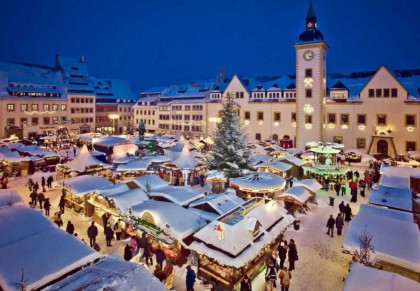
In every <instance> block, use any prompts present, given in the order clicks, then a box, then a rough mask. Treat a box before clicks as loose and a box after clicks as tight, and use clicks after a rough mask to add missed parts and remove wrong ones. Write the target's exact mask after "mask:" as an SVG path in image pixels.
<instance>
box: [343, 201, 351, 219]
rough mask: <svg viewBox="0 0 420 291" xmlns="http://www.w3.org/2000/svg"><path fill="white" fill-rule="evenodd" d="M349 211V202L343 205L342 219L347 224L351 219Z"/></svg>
mask: <svg viewBox="0 0 420 291" xmlns="http://www.w3.org/2000/svg"><path fill="white" fill-rule="evenodd" d="M351 212H352V211H351V208H350V204H348V203H347V205H346V207H344V221H345V222H347V224H349V222H350V221H351V215H352V213H351Z"/></svg>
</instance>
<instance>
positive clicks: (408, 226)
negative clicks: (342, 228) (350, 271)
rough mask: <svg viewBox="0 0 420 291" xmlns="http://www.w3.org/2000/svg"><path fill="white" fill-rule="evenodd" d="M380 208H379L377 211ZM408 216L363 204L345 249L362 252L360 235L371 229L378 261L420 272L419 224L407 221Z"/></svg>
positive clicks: (347, 237) (349, 231)
mask: <svg viewBox="0 0 420 291" xmlns="http://www.w3.org/2000/svg"><path fill="white" fill-rule="evenodd" d="M375 208H376V209H375ZM409 216H410V215H409V214H408V213H403V214H402V212H399V211H393V210H389V209H386V208H379V207H376V206H371V205H363V204H362V205H361V207H360V210H359V213H358V214H357V215H356V216H355V217H354V218H353V220H352V221H351V223H350V226H349V228H348V230H347V234H346V236H345V238H344V243H343V248H344V249H346V250H348V251H352V252H354V251H355V250H358V249H359V246H360V241H359V236H360V234H361V233H362V231H363V230H364V229H365V226H367V231H368V233H369V234H371V235H372V244H373V245H374V249H375V252H374V253H372V254H371V256H372V258H373V259H374V260H380V261H385V262H388V263H392V264H394V265H397V266H400V267H403V268H407V269H410V270H413V271H415V272H420V240H419V229H418V226H417V224H415V223H413V220H412V219H413V218H412V217H413V215H412V214H411V221H407V217H409Z"/></svg>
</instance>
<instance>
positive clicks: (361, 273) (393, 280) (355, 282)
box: [343, 263, 420, 291]
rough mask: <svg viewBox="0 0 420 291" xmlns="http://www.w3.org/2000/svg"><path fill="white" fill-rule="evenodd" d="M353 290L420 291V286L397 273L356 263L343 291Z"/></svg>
mask: <svg viewBox="0 0 420 291" xmlns="http://www.w3.org/2000/svg"><path fill="white" fill-rule="evenodd" d="M353 290H357V291H371V290H381V291H412V290H420V284H419V283H417V282H415V281H412V280H410V279H408V278H406V277H403V276H401V275H398V274H395V273H390V272H385V271H381V270H378V269H373V268H369V267H365V266H363V265H361V264H357V263H354V264H353V265H352V266H351V269H350V274H349V275H348V277H347V278H346V281H345V282H344V288H343V291H353Z"/></svg>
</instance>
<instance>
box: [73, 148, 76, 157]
mask: <svg viewBox="0 0 420 291" xmlns="http://www.w3.org/2000/svg"><path fill="white" fill-rule="evenodd" d="M73 156H74V157H76V147H75V146H73Z"/></svg>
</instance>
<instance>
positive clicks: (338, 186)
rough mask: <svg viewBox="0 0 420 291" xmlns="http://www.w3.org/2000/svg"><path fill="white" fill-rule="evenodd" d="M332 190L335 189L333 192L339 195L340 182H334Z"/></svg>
mask: <svg viewBox="0 0 420 291" xmlns="http://www.w3.org/2000/svg"><path fill="white" fill-rule="evenodd" d="M334 190H335V193H336V194H337V196H340V190H341V185H340V183H338V182H337V183H335V185H334Z"/></svg>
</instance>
